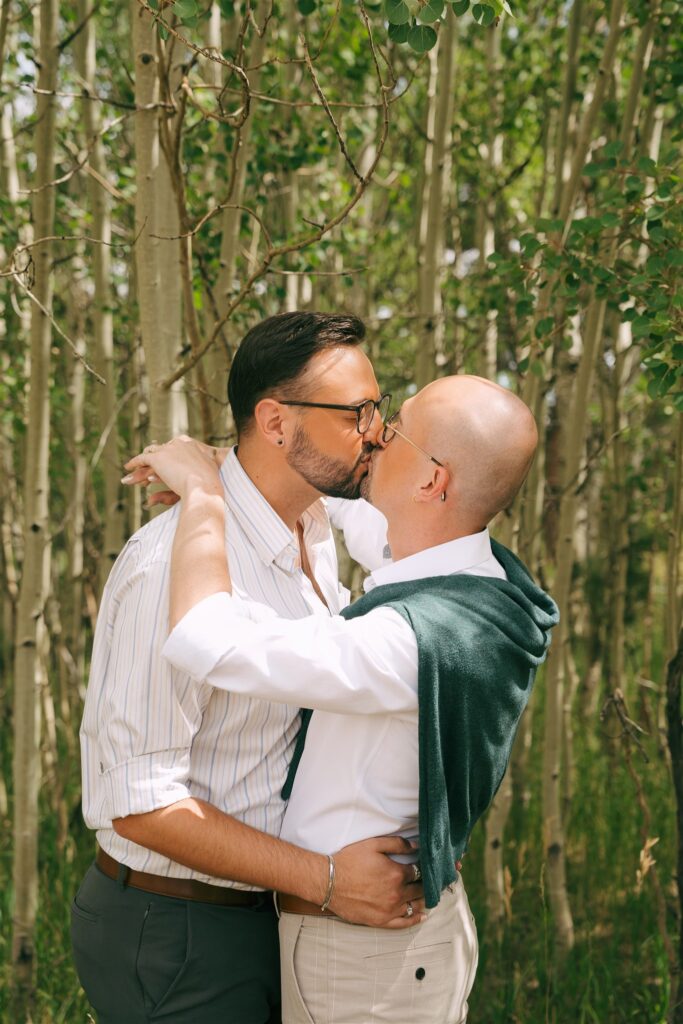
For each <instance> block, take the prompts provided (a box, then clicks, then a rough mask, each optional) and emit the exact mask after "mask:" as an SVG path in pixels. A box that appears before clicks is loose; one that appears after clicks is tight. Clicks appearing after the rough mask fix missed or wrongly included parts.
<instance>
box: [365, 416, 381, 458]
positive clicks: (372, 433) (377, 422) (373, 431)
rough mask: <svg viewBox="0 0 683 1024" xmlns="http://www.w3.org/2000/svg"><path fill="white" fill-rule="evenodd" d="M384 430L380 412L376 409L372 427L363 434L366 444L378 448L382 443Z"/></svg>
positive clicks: (371, 423) (371, 422)
mask: <svg viewBox="0 0 683 1024" xmlns="http://www.w3.org/2000/svg"><path fill="white" fill-rule="evenodd" d="M383 430H384V422H383V420H382V417H381V416H380V414H379V410H378V409H377V408H375V411H374V413H373V414H372V420H371V421H370V426H369V427H368V429H367V430H366V431H365V433H364V434H363V441H364V443H365V444H369V445H372V446H373V448H376V447H377V446H378V445H379V444H380V442H381V439H382V431H383Z"/></svg>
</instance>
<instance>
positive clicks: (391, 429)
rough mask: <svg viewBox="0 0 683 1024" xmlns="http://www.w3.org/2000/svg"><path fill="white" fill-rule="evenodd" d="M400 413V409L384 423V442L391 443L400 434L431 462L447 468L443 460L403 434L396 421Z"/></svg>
mask: <svg viewBox="0 0 683 1024" xmlns="http://www.w3.org/2000/svg"><path fill="white" fill-rule="evenodd" d="M400 415H401V411H400V409H399V410H398V412H395V413H394V414H393V416H390V417H389V419H388V420H387V421H386V423H385V424H384V430H383V431H382V444H389V442H390V441H392V440H393V439H394V436H395V435H396V434H398V436H399V437H402V438H403V440H404V441H407V442H408V444H412V446H413V448H416V449H417V450H418V452H420V453H421V454H422V455H424V456H425V458H427V459H429V460H430V462H435V463H436V465H437V466H441V468H442V469H445V468H446V467H445V466H444V464H443V462H439V460H438V459H435V458H434V456H433V455H430V454H429V452H426V451H425V450H424V448H420V446H419V444H415V442H414V441H411V440H410V438H409V437H406V435H405V434H403V433H402V432H401V431H400V430H399V429H398V427H397V426H396V421H397V420H398V418H399V416H400Z"/></svg>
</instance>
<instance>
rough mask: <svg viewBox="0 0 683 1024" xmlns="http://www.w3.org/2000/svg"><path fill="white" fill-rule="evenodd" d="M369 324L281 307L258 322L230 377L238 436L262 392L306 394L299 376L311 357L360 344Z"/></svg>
mask: <svg viewBox="0 0 683 1024" xmlns="http://www.w3.org/2000/svg"><path fill="white" fill-rule="evenodd" d="M364 337H365V324H364V323H363V321H362V320H359V319H358V317H357V316H352V315H351V314H348V313H343V314H341V315H340V316H332V315H331V314H328V313H296V312H295V313H279V314H278V315H277V316H271V317H268V319H267V320H262V321H261V323H259V324H257V325H256V327H252V329H251V330H250V331H248V332H247V334H245V336H244V338H243V339H242V343H241V344H240V347H239V348H238V349H237V352H236V353H235V358H234V359H233V361H232V366H231V368H230V376H229V377H228V401H229V402H230V407H231V408H232V415H233V417H234V419H235V426H236V428H237V434H238V436H239V435H240V434H242V433H243V432H244V431H245V430H246V429H247V428H248V426H249V424H250V421H251V419H252V417H253V415H254V409H255V408H256V405H257V403H258V402H260V401H261V399H262V398H267V397H268V396H270V395H274V394H275V392H276V391H277V390H278V389H279V393H280V394H282V396H283V397H284V393H283V392H284V389H286V395H287V397H288V398H301V397H302V396H301V395H299V394H298V393H297V392H296V382H297V380H298V378H300V377H301V376H302V375H303V373H304V371H305V370H306V367H307V366H308V363H309V361H310V360H311V358H312V357H313V356H314V355H316V353H318V352H323V351H324V350H325V349H328V348H334V347H336V346H338V345H358V344H359V343H360V342H361V341H362V340H363V338H364Z"/></svg>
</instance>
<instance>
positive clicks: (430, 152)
mask: <svg viewBox="0 0 683 1024" xmlns="http://www.w3.org/2000/svg"><path fill="white" fill-rule="evenodd" d="M455 43H456V23H455V15H454V14H453V12H452V11H451V10H449V11H448V12H447V14H446V18H445V21H444V22H443V24H442V25H441V30H440V32H439V41H438V43H437V44H436V46H435V47H434V49H433V50H430V53H429V61H430V74H429V92H428V109H427V143H426V146H425V159H424V187H423V191H422V209H421V213H420V236H419V239H420V240H419V247H418V276H417V314H418V325H419V333H418V350H417V365H416V370H415V383H416V384H417V387H418V388H421V387H424V385H425V384H427V383H428V382H429V381H430V380H432V378H433V377H434V372H435V369H436V361H437V340H438V338H439V337H440V336H441V337H443V306H442V301H441V271H442V266H443V247H444V231H443V225H444V219H445V202H444V199H445V197H446V195H447V194H448V185H449V182H448V181H447V179H446V173H445V172H446V168H447V165H448V160H447V154H448V151H449V148H450V139H451V122H452V120H453V103H454V92H455Z"/></svg>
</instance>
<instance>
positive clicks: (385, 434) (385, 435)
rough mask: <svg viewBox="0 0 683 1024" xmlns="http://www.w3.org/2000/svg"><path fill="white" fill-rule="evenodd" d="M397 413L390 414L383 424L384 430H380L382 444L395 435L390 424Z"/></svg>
mask: <svg viewBox="0 0 683 1024" xmlns="http://www.w3.org/2000/svg"><path fill="white" fill-rule="evenodd" d="M397 415H398V413H394V415H393V416H390V417H389V419H388V420H387V422H386V423H385V424H384V430H383V431H382V442H383V444H388V443H389V441H391V439H392V437H396V431H395V430H393V429H392V426H391V424H392V423H393V422H394V420H395V419H396V416H397Z"/></svg>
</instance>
